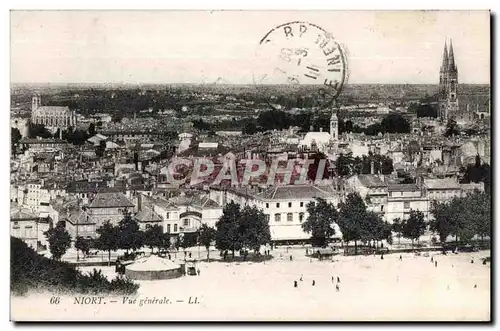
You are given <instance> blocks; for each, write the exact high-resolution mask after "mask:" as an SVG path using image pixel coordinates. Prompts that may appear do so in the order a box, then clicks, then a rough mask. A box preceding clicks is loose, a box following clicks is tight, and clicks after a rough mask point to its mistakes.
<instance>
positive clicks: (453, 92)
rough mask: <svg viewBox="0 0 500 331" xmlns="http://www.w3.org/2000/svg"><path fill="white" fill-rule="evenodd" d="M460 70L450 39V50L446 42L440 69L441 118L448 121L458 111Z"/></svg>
mask: <svg viewBox="0 0 500 331" xmlns="http://www.w3.org/2000/svg"><path fill="white" fill-rule="evenodd" d="M457 86H458V70H457V66H456V65H455V55H454V53H453V44H452V42H451V40H450V49H449V51H448V48H447V45H446V42H445V44H444V52H443V60H442V63H441V69H440V70H439V102H438V103H439V111H438V115H439V118H440V119H442V120H444V121H446V120H448V119H449V118H452V117H453V116H454V115H455V114H456V113H457V112H458V97H457Z"/></svg>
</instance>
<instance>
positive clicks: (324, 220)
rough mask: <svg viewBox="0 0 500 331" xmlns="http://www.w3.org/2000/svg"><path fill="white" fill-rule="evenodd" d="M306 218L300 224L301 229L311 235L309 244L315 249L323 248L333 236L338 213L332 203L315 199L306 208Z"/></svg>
mask: <svg viewBox="0 0 500 331" xmlns="http://www.w3.org/2000/svg"><path fill="white" fill-rule="evenodd" d="M306 208H307V212H308V216H307V220H306V221H305V222H304V223H302V229H303V230H304V232H306V233H310V234H311V242H312V245H313V246H315V247H325V246H326V244H327V241H328V239H329V238H331V237H332V236H333V235H334V234H335V228H334V223H336V222H337V218H338V212H337V209H335V206H334V205H333V204H332V203H329V202H327V201H326V200H325V199H322V198H316V201H311V202H309V203H308V204H307V206H306Z"/></svg>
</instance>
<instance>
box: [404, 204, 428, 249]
mask: <svg viewBox="0 0 500 331" xmlns="http://www.w3.org/2000/svg"><path fill="white" fill-rule="evenodd" d="M426 227H427V224H426V222H425V219H424V213H422V212H421V211H420V210H410V216H409V217H408V219H406V220H403V222H402V224H401V234H402V235H403V237H405V238H407V239H411V243H412V245H413V242H414V240H417V241H418V239H419V238H420V236H422V235H423V234H424V231H425V228H426Z"/></svg>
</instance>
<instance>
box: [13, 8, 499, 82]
mask: <svg viewBox="0 0 500 331" xmlns="http://www.w3.org/2000/svg"><path fill="white" fill-rule="evenodd" d="M291 21H306V22H309V23H313V24H316V25H318V26H321V27H322V28H323V29H324V30H326V31H328V32H330V33H331V34H332V35H333V36H334V37H335V39H336V40H337V41H339V42H340V43H342V45H343V46H344V48H345V50H346V52H347V61H348V67H349V80H348V83H352V84H362V83H381V84H391V83H393V84H436V83H438V80H439V67H440V65H441V58H442V54H443V47H444V42H445V40H446V39H447V38H451V39H452V40H453V48H454V52H455V62H456V64H457V67H458V75H459V76H458V80H459V83H470V84H488V83H490V14H489V12H488V11H406V12H405V11H11V31H10V32H11V47H10V55H11V83H134V84H135V83H154V84H157V83H159V84H162V83H211V82H215V81H217V80H218V79H219V77H221V78H222V82H224V83H234V84H251V83H252V81H253V79H252V77H253V75H252V73H253V71H254V70H253V68H255V66H256V61H258V59H256V56H255V54H256V49H257V47H258V43H259V41H260V40H261V39H262V38H263V37H264V35H265V34H266V33H267V32H268V31H269V30H271V29H273V28H274V27H276V26H278V25H281V24H283V23H286V22H291Z"/></svg>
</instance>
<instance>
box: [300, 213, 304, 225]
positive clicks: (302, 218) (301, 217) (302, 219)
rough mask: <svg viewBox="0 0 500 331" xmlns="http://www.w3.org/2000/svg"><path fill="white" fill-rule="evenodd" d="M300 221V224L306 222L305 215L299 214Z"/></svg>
mask: <svg viewBox="0 0 500 331" xmlns="http://www.w3.org/2000/svg"><path fill="white" fill-rule="evenodd" d="M299 221H300V223H302V222H303V221H304V213H299Z"/></svg>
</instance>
